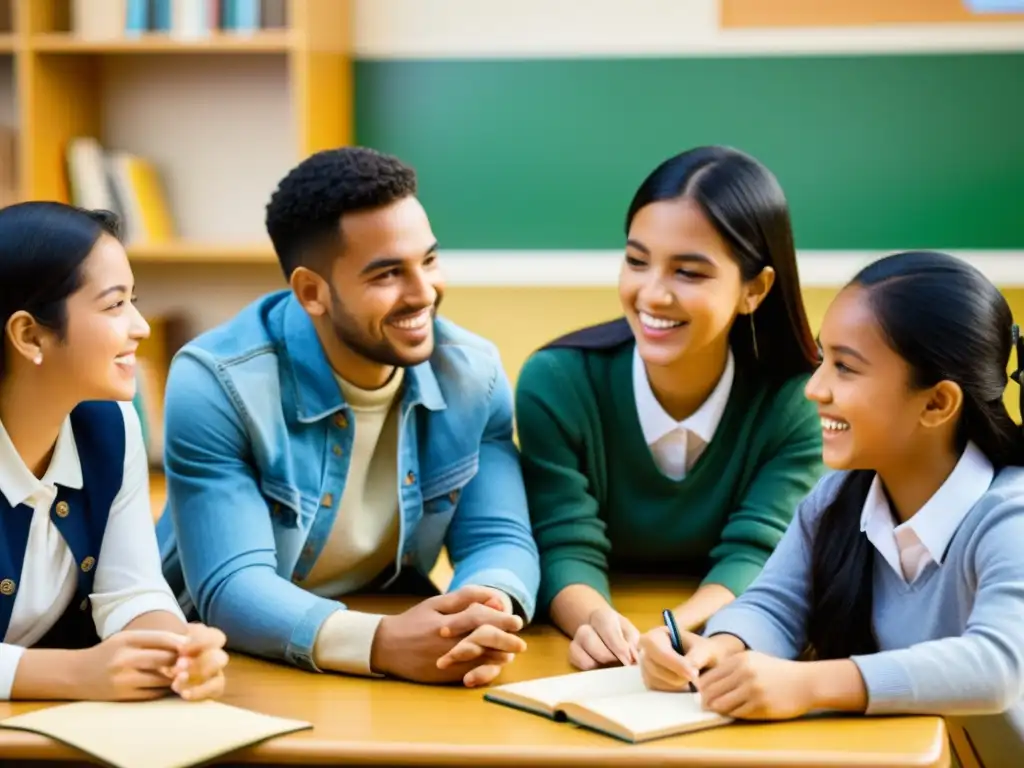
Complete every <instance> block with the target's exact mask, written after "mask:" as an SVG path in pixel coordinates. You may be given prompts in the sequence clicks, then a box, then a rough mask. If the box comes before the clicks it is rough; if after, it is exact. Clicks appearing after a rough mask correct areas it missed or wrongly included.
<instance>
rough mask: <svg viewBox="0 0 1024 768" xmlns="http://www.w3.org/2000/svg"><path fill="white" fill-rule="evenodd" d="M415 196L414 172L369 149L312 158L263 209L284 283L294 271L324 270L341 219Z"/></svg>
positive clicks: (338, 234) (333, 249)
mask: <svg viewBox="0 0 1024 768" xmlns="http://www.w3.org/2000/svg"><path fill="white" fill-rule="evenodd" d="M414 194H416V172H415V171H414V170H413V169H412V168H410V167H409V166H408V165H406V164H405V163H403V162H402V161H401V160H399V159H398V158H396V157H392V156H391V155H386V154H384V153H382V152H378V151H376V150H373V149H369V148H367V147H340V148H338V149H327V150H323V151H321V152H317V153H315V154H312V155H310V156H309V157H307V158H306V159H305V160H303V161H302V162H301V163H299V164H298V165H297V166H296V167H295V168H293V169H292V170H291V171H290V172H289V173H288V175H287V176H285V177H284V178H283V179H282V180H281V182H280V183H279V184H278V185H277V189H276V190H275V191H274V194H273V195H271V197H270V202H269V203H267V210H266V227H267V234H269V235H270V240H271V242H272V243H273V244H274V250H275V251H276V252H277V258H278V260H279V261H280V262H281V269H282V270H283V271H284V275H285V277H286V278H291V274H292V272H293V271H294V270H295V268H296V267H299V266H305V267H309V268H311V269H317V268H324V267H325V264H324V259H323V257H324V255H325V254H333V253H337V251H338V249H339V248H340V247H341V217H342V215H344V214H346V213H352V212H353V211H362V210H366V209H369V208H377V207H379V206H382V205H388V204H389V203H393V202H394V201H395V200H400V199H401V198H403V197H408V196H409V195H414Z"/></svg>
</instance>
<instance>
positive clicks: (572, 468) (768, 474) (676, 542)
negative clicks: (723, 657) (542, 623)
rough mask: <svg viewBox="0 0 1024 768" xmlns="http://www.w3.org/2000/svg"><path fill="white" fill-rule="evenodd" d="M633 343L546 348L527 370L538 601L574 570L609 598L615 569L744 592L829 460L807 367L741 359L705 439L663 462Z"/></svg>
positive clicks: (520, 401) (544, 602)
mask: <svg viewBox="0 0 1024 768" xmlns="http://www.w3.org/2000/svg"><path fill="white" fill-rule="evenodd" d="M634 346H635V345H634V343H633V342H628V343H625V344H622V345H620V346H618V347H615V348H612V349H610V350H580V349H564V348H563V349H544V350H541V351H539V352H536V353H534V354H533V355H532V356H531V357H530V359H529V360H527V362H526V365H525V366H524V367H523V370H522V372H521V373H520V376H519V381H518V384H517V391H516V421H517V425H518V432H519V443H520V449H521V453H522V465H523V473H524V477H525V480H526V491H527V496H528V499H529V505H530V516H531V520H532V524H533V531H534V537H535V538H536V540H537V546H538V548H539V549H540V555H541V572H542V573H541V587H540V595H539V597H538V603H537V605H538V609H539V610H545V611H546V610H547V608H548V607H549V605H550V602H551V600H552V599H553V598H554V597H555V595H557V594H558V593H559V592H560V591H561V590H562V589H564V588H565V587H567V586H569V585H570V584H587V585H589V586H591V587H593V588H594V589H596V590H597V591H598V592H600V593H601V594H603V595H604V596H605V597H606V598H608V599H609V600H610V599H611V596H610V593H609V588H608V572H609V570H623V571H625V570H629V571H644V572H657V573H665V574H683V575H691V576H703V582H702V583H703V584H721V585H723V586H724V587H726V588H727V589H729V591H731V592H732V593H733V594H736V595H739V594H741V593H742V592H743V591H744V590H745V589H746V588H747V587H748V586H749V585H750V583H751V582H752V581H753V580H754V577H755V576H757V574H758V573H759V572H760V570H761V568H762V567H763V566H764V564H765V561H766V560H767V559H768V555H769V554H771V552H772V550H773V549H774V548H775V545H776V544H778V542H779V540H780V539H781V537H782V534H783V533H784V532H785V530H786V526H787V525H788V524H789V521H790V520H791V519H792V517H793V513H794V511H795V510H796V507H797V504H798V503H799V502H800V500H801V499H802V498H803V497H804V496H805V495H806V494H808V493H809V492H810V490H811V488H812V487H813V486H814V484H815V483H816V482H817V480H818V478H819V477H821V475H822V474H823V473H824V465H823V463H822V460H821V427H820V423H819V419H818V415H817V409H816V408H815V406H814V405H813V404H812V403H811V402H809V401H808V400H807V399H806V398H805V397H804V394H803V388H804V385H805V384H806V381H807V377H806V376H799V377H796V378H793V379H791V380H789V381H787V382H785V383H784V384H782V385H781V386H778V385H776V386H774V387H773V386H770V385H768V384H766V383H765V382H764V381H758V380H755V376H753V375H752V372H750V371H744V370H743V369H742V368H741V367H738V368H737V370H736V377H735V381H734V384H733V388H732V392H731V393H730V396H729V401H728V405H727V406H726V409H725V412H724V413H723V415H722V420H721V422H720V423H719V426H718V429H717V431H716V432H715V435H714V437H713V439H712V440H711V442H710V443H709V444H708V446H707V448H705V450H704V453H703V454H702V455H701V456H700V458H699V459H698V460H697V462H696V463H695V464H694V466H693V467H692V468H691V469H690V470H689V471H688V473H687V475H686V477H684V478H683V479H682V480H679V481H676V480H672V479H670V478H668V477H666V476H665V475H663V474H662V473H661V472H660V471H659V469H658V467H657V465H656V464H655V463H654V458H653V456H652V454H651V451H650V448H649V447H648V446H647V443H646V442H645V441H644V436H643V432H642V429H641V426H640V420H639V417H638V415H637V409H636V400H635V398H634V395H633V379H632V356H633V349H634ZM737 365H739V360H737Z"/></svg>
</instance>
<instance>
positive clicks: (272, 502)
mask: <svg viewBox="0 0 1024 768" xmlns="http://www.w3.org/2000/svg"><path fill="white" fill-rule="evenodd" d="M260 491H261V492H262V493H263V497H264V498H265V499H266V500H267V507H268V509H269V511H270V519H271V520H272V521H273V523H274V525H277V526H280V527H282V528H297V527H299V520H300V519H301V518H302V517H304V516H309V513H306V512H304V511H303V508H302V495H301V494H300V493H299V492H298V491H297V490H296V489H294V488H290V487H289V486H287V485H285V484H283V483H278V482H275V481H274V480H272V479H269V478H263V480H262V481H261V482H260Z"/></svg>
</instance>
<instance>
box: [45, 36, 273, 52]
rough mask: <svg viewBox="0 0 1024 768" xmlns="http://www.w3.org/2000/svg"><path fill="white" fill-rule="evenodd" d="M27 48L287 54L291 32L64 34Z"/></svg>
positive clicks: (64, 50)
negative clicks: (186, 35) (194, 35)
mask: <svg viewBox="0 0 1024 768" xmlns="http://www.w3.org/2000/svg"><path fill="white" fill-rule="evenodd" d="M29 47H30V48H31V49H32V50H33V51H38V52H40V53H99V54H118V53H136V54H141V53H179V54H196V53H288V52H289V51H290V50H291V49H292V48H293V44H292V34H291V31H290V30H266V31H261V32H255V33H253V34H250V35H232V34H225V33H213V34H210V35H209V36H207V37H201V38H195V39H175V38H173V37H170V36H168V35H161V34H153V33H149V34H145V35H139V36H138V37H126V38H120V39H116V40H81V39H79V38H76V37H74V36H72V35H69V34H67V33H61V32H53V33H48V34H39V35H33V36H32V38H31V40H30V44H29Z"/></svg>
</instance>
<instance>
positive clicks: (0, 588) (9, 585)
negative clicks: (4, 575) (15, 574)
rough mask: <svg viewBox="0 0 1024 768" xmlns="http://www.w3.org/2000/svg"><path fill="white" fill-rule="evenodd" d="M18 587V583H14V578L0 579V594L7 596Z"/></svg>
mask: <svg viewBox="0 0 1024 768" xmlns="http://www.w3.org/2000/svg"><path fill="white" fill-rule="evenodd" d="M17 589H18V585H17V584H15V583H14V579H4V580H3V581H0V595H5V596H7V597H9V596H10V595H13V594H14V592H15V590H17Z"/></svg>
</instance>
